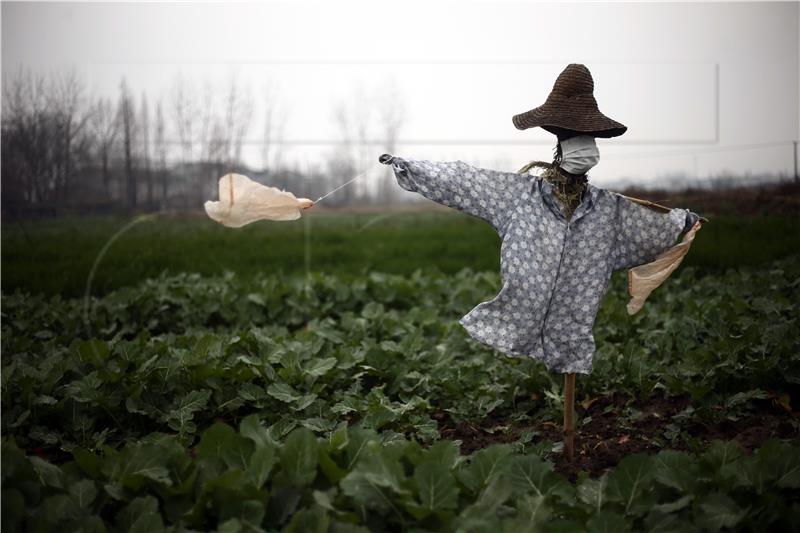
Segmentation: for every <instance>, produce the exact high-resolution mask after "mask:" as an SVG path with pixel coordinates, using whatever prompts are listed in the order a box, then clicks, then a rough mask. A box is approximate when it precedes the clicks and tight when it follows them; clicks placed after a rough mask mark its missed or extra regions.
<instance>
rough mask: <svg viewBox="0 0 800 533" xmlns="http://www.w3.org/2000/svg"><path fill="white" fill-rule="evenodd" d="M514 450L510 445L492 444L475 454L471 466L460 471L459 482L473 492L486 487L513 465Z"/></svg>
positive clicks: (470, 460)
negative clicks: (512, 454) (512, 455)
mask: <svg viewBox="0 0 800 533" xmlns="http://www.w3.org/2000/svg"><path fill="white" fill-rule="evenodd" d="M511 453H512V448H511V446H509V445H508V444H492V445H491V446H489V447H487V448H484V449H482V450H480V451H477V452H475V453H474V454H472V456H471V457H470V459H469V465H468V466H467V467H462V468H461V469H460V470H459V471H458V478H459V480H460V481H461V482H462V483H463V484H464V485H465V486H466V487H467V488H468V489H469V490H471V491H473V492H477V491H479V490H481V489H482V488H483V487H485V486H486V485H487V484H488V483H489V482H490V481H491V480H492V479H493V478H494V477H495V476H497V475H498V474H500V473H502V472H505V471H507V470H508V469H509V467H510V465H511Z"/></svg>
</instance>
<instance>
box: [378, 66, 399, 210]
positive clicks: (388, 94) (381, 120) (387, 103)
mask: <svg viewBox="0 0 800 533" xmlns="http://www.w3.org/2000/svg"><path fill="white" fill-rule="evenodd" d="M375 109H376V115H377V120H378V126H377V127H378V130H379V131H380V132H381V133H382V137H383V142H384V145H383V152H385V153H388V154H393V153H395V150H396V148H397V138H398V136H399V134H400V129H401V128H402V126H403V122H404V116H405V104H404V102H403V99H402V95H401V94H400V91H399V89H398V87H397V83H396V82H395V81H394V80H391V81H389V82H387V83H386V84H385V85H384V86H383V87H380V88H379V89H378V91H377V96H376V102H375ZM393 175H394V174H393V173H392V172H391V169H389V168H387V169H385V170H384V172H383V176H382V177H381V181H380V182H379V184H380V187H379V190H378V199H379V201H380V202H383V203H385V204H388V203H390V202H391V201H392V191H394V190H395V189H394V186H393V181H394V180H393V179H392V177H393Z"/></svg>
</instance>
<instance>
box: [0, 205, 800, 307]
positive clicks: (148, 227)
mask: <svg viewBox="0 0 800 533" xmlns="http://www.w3.org/2000/svg"><path fill="white" fill-rule="evenodd" d="M132 220H134V218H128V219H123V218H100V219H88V220H87V219H67V220H59V221H58V222H56V223H54V222H50V221H40V222H26V223H24V224H19V223H6V224H4V225H3V231H2V289H3V291H4V292H12V291H15V290H21V291H27V292H36V293H38V292H42V293H47V294H61V295H63V296H78V295H82V294H83V293H84V291H85V289H86V282H87V278H88V276H89V272H90V271H91V269H92V265H93V263H94V262H95V260H96V259H97V258H98V255H99V254H100V252H101V250H102V249H103V247H104V246H105V245H106V244H107V243H109V240H110V239H111V237H112V236H113V235H114V234H115V233H117V232H118V231H119V230H120V229H121V228H124V227H125V226H126V224H129V223H130V222H131V221H132ZM499 249H500V239H499V238H498V236H497V234H496V233H495V232H494V230H493V229H492V228H491V227H490V226H489V225H488V224H486V223H485V222H483V221H481V220H478V219H475V218H473V217H469V216H467V215H462V214H459V213H455V212H452V211H447V212H441V211H423V212H410V213H409V212H402V211H401V212H387V213H361V214H336V213H325V212H322V213H316V214H312V215H310V216H308V217H305V218H303V219H301V220H297V221H291V222H258V223H255V224H252V225H250V226H246V227H244V228H241V229H229V228H225V227H222V226H220V225H218V224H216V223H214V222H212V221H210V220H208V219H205V218H168V217H155V218H153V219H152V220H149V221H145V222H141V223H139V224H136V225H134V226H133V227H132V228H131V229H130V230H128V231H126V232H125V233H123V234H122V235H121V236H120V237H119V238H118V239H117V240H115V241H113V243H112V244H111V246H110V247H109V248H108V251H107V253H106V254H105V256H104V257H103V258H102V261H101V262H100V263H99V264H98V268H97V271H96V274H95V277H94V281H93V284H92V293H93V294H104V293H106V292H108V291H109V290H112V289H115V288H119V287H124V286H128V285H131V284H134V283H137V282H139V281H141V280H143V279H147V278H149V277H153V276H157V275H159V274H160V273H161V272H163V271H167V272H170V273H178V272H197V273H200V274H203V275H215V274H221V273H222V272H225V271H231V272H234V273H236V274H238V275H245V276H248V275H253V274H256V273H277V272H280V273H284V274H304V273H305V272H306V268H308V269H309V270H310V271H314V272H324V273H329V274H335V275H339V276H359V275H363V274H364V273H366V272H370V271H378V272H386V273H391V274H404V275H408V274H411V273H412V272H414V271H415V270H418V269H422V270H426V271H428V270H433V271H440V272H444V273H450V274H452V273H455V272H457V271H459V270H461V269H463V268H469V269H472V270H475V271H498V269H499ZM798 250H800V231H798V224H797V217H795V216H792V215H776V216H764V215H760V216H750V217H738V216H734V215H720V216H716V217H713V218H712V221H711V222H710V223H709V224H706V225H705V226H704V227H703V229H702V230H701V232H700V233H699V234H698V237H697V239H696V240H695V243H694V244H693V246H692V250H691V253H690V254H689V255H688V256H687V258H686V260H685V261H684V264H685V265H687V266H694V267H697V268H699V269H700V270H701V271H704V272H712V271H714V272H719V271H721V270H724V269H726V268H729V267H738V266H750V265H759V264H763V263H766V262H769V261H772V260H774V259H779V258H781V257H785V256H787V255H789V254H792V253H796V252H797V251H798Z"/></svg>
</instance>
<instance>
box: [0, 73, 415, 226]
mask: <svg viewBox="0 0 800 533" xmlns="http://www.w3.org/2000/svg"><path fill="white" fill-rule="evenodd" d="M217 89H218V90H216V91H215V90H214V89H213V88H212V87H211V85H210V84H209V83H208V82H206V83H204V84H194V83H192V82H191V81H189V80H187V79H186V78H184V77H183V76H181V75H177V76H176V77H175V79H174V80H173V82H172V84H171V86H170V88H169V91H168V94H166V95H165V96H164V97H162V98H159V99H158V100H156V101H154V102H151V101H150V99H148V95H147V94H146V93H145V92H141V93H140V94H139V95H138V96H137V95H136V94H135V93H134V90H133V89H132V88H131V87H130V85H129V83H128V82H127V81H126V79H125V78H123V79H122V80H120V83H119V86H118V93H117V95H116V98H111V97H108V96H95V95H91V94H89V90H88V88H87V85H86V82H85V80H84V79H83V78H82V77H81V75H80V74H79V73H78V72H77V71H75V70H74V69H73V70H68V71H63V72H58V73H49V74H43V73H37V72H33V71H31V70H26V69H20V70H19V71H18V72H16V73H15V74H14V75H13V76H11V77H8V78H6V79H4V82H3V106H2V123H1V125H2V147H1V148H2V160H1V161H0V164H2V208H3V212H4V213H6V214H8V213H11V214H12V215H18V216H27V215H57V214H63V213H67V212H92V213H104V212H119V211H124V212H131V211H150V210H176V209H197V208H200V207H201V206H202V203H203V201H204V200H207V199H210V198H213V197H214V194H215V191H216V181H217V179H218V178H219V177H220V176H222V175H223V174H225V173H227V172H231V171H236V172H241V173H245V174H247V175H249V176H251V177H255V178H256V179H259V178H263V179H261V181H267V182H269V183H270V184H272V185H276V186H279V187H282V188H287V189H288V188H291V187H293V186H297V184H298V182H304V183H303V186H302V191H305V192H308V193H309V194H323V193H324V191H326V190H328V189H329V188H330V187H331V186H332V185H334V186H335V184H336V183H338V182H340V181H341V180H343V179H345V178H347V177H349V176H352V175H354V174H355V173H357V172H358V171H360V170H361V166H362V165H363V161H365V160H366V159H364V158H365V156H366V155H367V153H368V154H369V155H373V152H375V148H374V147H372V148H370V147H367V146H366V143H367V142H368V138H374V137H375V136H377V137H379V138H380V139H385V142H384V141H381V142H382V144H384V146H383V147H381V149H385V150H387V151H392V150H393V149H394V147H395V143H396V141H397V136H398V132H399V130H400V128H401V126H402V122H403V118H402V103H401V102H400V97H399V94H397V92H396V90H392V88H389V89H388V90H384V91H382V93H383V94H381V96H380V98H378V99H376V100H375V101H376V102H377V104H376V105H374V106H365V105H364V103H363V98H360V97H358V95H356V96H357V98H354V100H353V101H352V102H340V103H339V104H338V105H336V106H334V112H333V114H332V117H331V119H332V120H333V123H334V125H335V127H336V130H337V131H338V132H339V134H340V135H341V136H342V138H343V139H345V140H344V142H343V143H342V146H338V147H337V148H336V149H334V150H332V151H331V154H330V157H327V158H325V161H324V164H323V165H322V166H319V167H317V168H316V169H312V170H306V171H305V172H301V171H299V170H298V169H297V167H296V166H292V165H291V164H289V163H287V162H286V161H285V160H284V159H283V158H282V150H281V143H280V141H281V139H282V135H283V131H284V129H285V125H286V119H287V116H286V113H285V112H284V108H283V106H281V105H280V100H279V97H278V94H277V92H276V91H275V90H274V88H272V89H269V90H267V91H265V93H264V94H263V95H262V98H261V100H260V102H259V103H260V106H258V109H259V110H260V112H261V113H263V116H262V117H261V118H262V120H261V126H262V128H263V132H262V134H263V139H262V140H261V141H259V143H260V144H261V146H260V147H259V148H260V151H261V156H262V166H261V168H258V169H253V168H248V167H246V166H245V165H244V163H243V148H244V145H245V143H246V142H247V140H246V138H247V135H248V132H250V131H251V130H252V128H253V125H254V123H255V122H256V121H255V120H254V118H253V116H254V113H255V110H256V109H257V107H256V100H255V98H254V96H253V92H252V90H251V88H250V87H248V86H246V85H243V84H240V83H238V82H237V80H236V79H235V77H230V78H229V79H228V80H227V82H226V83H225V85H224V87H222V90H219V88H217ZM220 96H221V98H220ZM368 159H369V158H368ZM370 160H371V159H370ZM378 184H379V185H378V187H377V188H375V187H373V188H371V189H362V190H359V189H358V188H356V187H353V188H350V187H348V188H345V189H343V191H342V194H340V195H337V198H336V199H335V200H333V201H331V202H330V203H331V204H336V203H339V204H350V203H353V202H355V201H360V202H381V203H385V202H389V201H391V200H392V194H393V192H392V191H393V189H392V188H391V187H390V186H389V180H388V179H384V180H382V181H379V182H378Z"/></svg>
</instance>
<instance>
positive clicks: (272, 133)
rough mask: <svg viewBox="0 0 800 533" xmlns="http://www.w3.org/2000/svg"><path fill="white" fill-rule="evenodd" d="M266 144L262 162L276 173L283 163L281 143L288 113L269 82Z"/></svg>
mask: <svg viewBox="0 0 800 533" xmlns="http://www.w3.org/2000/svg"><path fill="white" fill-rule="evenodd" d="M263 102H264V144H263V145H262V147H261V164H262V166H263V167H264V169H265V170H267V171H268V172H270V173H274V172H275V170H277V168H278V167H279V166H280V164H281V151H280V147H279V143H280V141H281V140H283V131H284V128H285V126H286V113H285V111H284V109H283V107H282V106H281V102H280V100H279V98H278V91H277V88H276V87H275V86H274V85H272V84H269V85H267V86H266V87H265V89H264V96H263Z"/></svg>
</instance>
